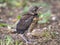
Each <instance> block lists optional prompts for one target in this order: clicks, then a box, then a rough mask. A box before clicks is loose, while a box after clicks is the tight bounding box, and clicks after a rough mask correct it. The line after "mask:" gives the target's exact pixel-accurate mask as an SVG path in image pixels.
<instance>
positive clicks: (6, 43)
mask: <svg viewBox="0 0 60 45" xmlns="http://www.w3.org/2000/svg"><path fill="white" fill-rule="evenodd" d="M0 45H23V42H21V41H18V40H15V41H14V40H13V39H12V37H11V36H9V35H7V36H6V37H5V39H0Z"/></svg>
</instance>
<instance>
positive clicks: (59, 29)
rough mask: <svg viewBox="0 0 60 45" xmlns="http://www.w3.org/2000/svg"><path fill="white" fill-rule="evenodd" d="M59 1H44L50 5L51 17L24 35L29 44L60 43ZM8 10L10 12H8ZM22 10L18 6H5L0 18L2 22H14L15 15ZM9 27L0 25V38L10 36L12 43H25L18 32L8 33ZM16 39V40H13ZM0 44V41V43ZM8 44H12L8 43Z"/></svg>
mask: <svg viewBox="0 0 60 45" xmlns="http://www.w3.org/2000/svg"><path fill="white" fill-rule="evenodd" d="M59 2H60V1H54V2H50V1H45V3H49V4H50V7H51V9H50V10H51V12H52V13H51V18H50V20H49V23H45V24H37V25H36V27H35V29H33V30H35V31H33V32H31V34H32V35H31V36H30V35H28V36H27V35H26V37H27V38H28V39H29V40H31V42H32V43H31V44H29V45H60V3H59ZM9 11H10V14H9ZM12 12H13V13H12ZM21 12H22V9H20V8H14V9H10V8H7V7H6V8H5V9H4V12H3V13H1V14H0V18H1V19H2V20H3V23H7V24H10V25H12V24H14V23H15V22H16V21H17V19H16V18H17V15H19V14H20V13H21ZM11 30H15V29H10V27H9V26H8V27H0V39H1V40H5V38H7V37H6V36H8V37H9V38H10V37H11V38H12V42H13V43H14V45H15V44H16V45H27V44H26V43H25V41H24V40H23V39H22V38H21V37H20V35H18V34H12V33H10V31H11ZM15 41H16V42H15ZM0 44H1V43H0ZM9 45H12V43H11V44H9Z"/></svg>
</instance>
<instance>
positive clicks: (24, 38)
mask: <svg viewBox="0 0 60 45" xmlns="http://www.w3.org/2000/svg"><path fill="white" fill-rule="evenodd" d="M20 36H21V37H22V38H23V40H24V41H25V42H26V44H28V43H31V42H29V41H28V40H27V39H26V37H25V36H24V34H21V35H20Z"/></svg>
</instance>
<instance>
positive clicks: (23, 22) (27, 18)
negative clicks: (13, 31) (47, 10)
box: [17, 15, 33, 30]
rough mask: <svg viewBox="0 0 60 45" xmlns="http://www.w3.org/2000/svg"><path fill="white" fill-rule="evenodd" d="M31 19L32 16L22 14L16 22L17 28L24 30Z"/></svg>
mask: <svg viewBox="0 0 60 45" xmlns="http://www.w3.org/2000/svg"><path fill="white" fill-rule="evenodd" d="M32 21H33V16H29V15H25V16H22V18H21V19H20V21H19V22H18V24H17V28H18V29H19V30H26V29H28V27H29V26H30V24H31V22H32Z"/></svg>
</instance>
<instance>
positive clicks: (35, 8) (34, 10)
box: [29, 6, 39, 15]
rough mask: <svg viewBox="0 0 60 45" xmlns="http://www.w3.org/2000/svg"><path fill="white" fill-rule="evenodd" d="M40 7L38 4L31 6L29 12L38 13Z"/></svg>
mask: <svg viewBox="0 0 60 45" xmlns="http://www.w3.org/2000/svg"><path fill="white" fill-rule="evenodd" d="M38 8H39V7H38V6H33V7H31V8H30V10H29V13H30V14H33V15H35V14H37V10H38Z"/></svg>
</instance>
